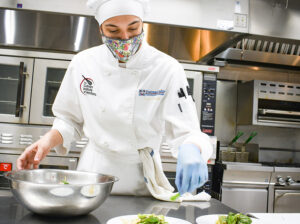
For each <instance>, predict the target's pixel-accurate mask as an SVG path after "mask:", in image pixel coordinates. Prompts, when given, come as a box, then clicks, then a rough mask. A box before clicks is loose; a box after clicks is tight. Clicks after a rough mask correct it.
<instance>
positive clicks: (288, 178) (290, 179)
mask: <svg viewBox="0 0 300 224" xmlns="http://www.w3.org/2000/svg"><path fill="white" fill-rule="evenodd" d="M285 181H286V182H287V184H288V185H291V184H293V183H295V181H294V180H293V179H292V177H291V176H287V177H286V180H285Z"/></svg>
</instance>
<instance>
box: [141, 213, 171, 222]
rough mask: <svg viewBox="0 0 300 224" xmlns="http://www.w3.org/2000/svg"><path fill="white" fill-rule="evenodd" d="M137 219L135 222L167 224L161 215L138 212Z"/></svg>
mask: <svg viewBox="0 0 300 224" xmlns="http://www.w3.org/2000/svg"><path fill="white" fill-rule="evenodd" d="M138 217H139V221H138V222H137V223H136V224H168V223H167V222H166V221H165V217H164V216H163V215H155V214H138Z"/></svg>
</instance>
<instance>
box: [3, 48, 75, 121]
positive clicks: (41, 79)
mask: <svg viewBox="0 0 300 224" xmlns="http://www.w3.org/2000/svg"><path fill="white" fill-rule="evenodd" d="M20 56H22V57H20ZM72 57H73V55H72V54H58V53H45V52H30V51H19V50H7V49H0V87H1V88H0V122H5V123H19V124H39V125H51V124H52V122H53V119H54V118H53V114H52V110H51V108H52V104H53V101H54V99H55V96H56V94H57V91H58V89H59V87H60V84H61V82H62V79H63V77H64V74H65V72H66V70H67V67H68V65H69V63H70V61H71V59H72Z"/></svg>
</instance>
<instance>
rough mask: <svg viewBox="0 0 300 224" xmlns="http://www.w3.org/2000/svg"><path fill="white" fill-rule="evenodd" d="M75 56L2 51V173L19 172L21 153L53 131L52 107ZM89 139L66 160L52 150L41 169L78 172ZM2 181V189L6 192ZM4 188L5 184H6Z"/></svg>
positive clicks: (77, 142) (0, 118) (0, 58)
mask: <svg viewBox="0 0 300 224" xmlns="http://www.w3.org/2000/svg"><path fill="white" fill-rule="evenodd" d="M72 57H73V54H61V53H49V52H37V51H23V50H12V49H0V168H1V169H0V172H1V173H3V172H6V171H8V170H13V169H16V160H17V158H18V156H19V155H20V154H21V153H22V151H23V150H24V149H25V148H26V147H27V146H29V145H31V144H32V143H33V142H35V141H37V140H39V139H40V138H41V137H42V136H43V135H44V134H45V133H46V132H47V131H49V130H50V128H51V125H52V122H53V120H54V117H53V114H52V104H53V102H54V99H55V97H56V94H57V92H58V89H59V87H60V84H61V82H62V79H63V77H64V74H65V72H66V70H67V67H68V65H69V63H70V61H71V59H72ZM87 143H88V139H86V138H84V137H83V138H82V139H81V140H80V141H76V142H73V143H72V148H71V150H70V153H69V154H68V155H67V156H58V155H56V153H55V152H54V151H53V150H52V151H51V152H50V154H49V155H48V156H47V157H46V158H45V159H44V160H43V161H42V163H41V164H40V168H61V169H76V167H77V163H78V159H79V155H80V152H81V150H82V148H84V147H85V146H86V144H87ZM3 183H4V182H3V178H2V177H1V181H0V188H3ZM4 185H5V183H4Z"/></svg>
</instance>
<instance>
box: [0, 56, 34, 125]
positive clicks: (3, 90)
mask: <svg viewBox="0 0 300 224" xmlns="http://www.w3.org/2000/svg"><path fill="white" fill-rule="evenodd" d="M32 69H33V59H30V58H21V57H11V56H0V122H6V123H22V124H24V123H28V120H29V107H30V94H31V82H32ZM22 101H23V102H22Z"/></svg>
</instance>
